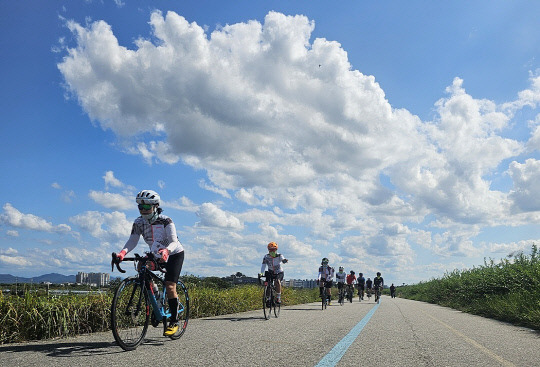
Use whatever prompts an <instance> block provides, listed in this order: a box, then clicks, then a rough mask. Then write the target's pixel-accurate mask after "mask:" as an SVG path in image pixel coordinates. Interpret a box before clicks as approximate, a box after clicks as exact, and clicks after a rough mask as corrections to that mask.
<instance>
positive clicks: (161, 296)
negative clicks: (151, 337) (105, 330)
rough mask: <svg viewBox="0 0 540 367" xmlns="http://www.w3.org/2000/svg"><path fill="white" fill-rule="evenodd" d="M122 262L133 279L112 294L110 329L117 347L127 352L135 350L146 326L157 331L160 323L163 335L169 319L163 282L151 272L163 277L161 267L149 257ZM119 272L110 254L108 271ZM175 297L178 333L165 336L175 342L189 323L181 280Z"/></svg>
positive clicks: (136, 257) (183, 286)
mask: <svg viewBox="0 0 540 367" xmlns="http://www.w3.org/2000/svg"><path fill="white" fill-rule="evenodd" d="M123 261H133V262H134V265H135V269H136V270H137V275H135V276H131V277H127V278H125V279H124V280H122V281H121V282H120V285H119V286H118V288H117V289H116V291H115V293H114V297H113V300H112V305H111V327H112V333H113V336H114V339H115V340H116V342H117V343H118V345H119V346H120V347H121V348H122V349H124V350H126V351H128V350H134V349H136V348H137V347H138V346H139V345H140V344H141V343H142V342H143V341H144V337H145V336H146V332H147V331H148V326H149V325H150V324H152V326H153V327H158V326H159V324H160V323H163V331H165V329H166V328H167V326H168V325H167V319H168V318H169V317H170V316H171V312H170V310H169V304H168V301H167V300H166V291H165V281H164V280H163V278H162V277H160V276H158V275H156V274H154V273H153V272H152V270H159V271H160V272H161V273H162V274H163V273H165V269H164V264H163V263H160V262H158V261H157V259H156V258H155V257H154V255H153V254H152V253H149V252H147V253H145V256H139V254H135V255H134V257H125V258H124V259H123ZM115 265H116V268H117V269H118V271H119V272H121V273H125V272H126V271H125V270H123V269H122V268H121V267H120V261H118V259H117V257H116V254H115V253H113V254H112V261H111V267H112V269H113V271H114V266H115ZM176 291H177V293H178V316H177V321H178V325H179V327H178V331H177V332H176V333H175V334H173V335H171V336H169V338H171V339H173V340H175V339H178V338H180V337H181V336H182V335H183V334H184V332H185V331H186V327H187V324H188V320H189V294H188V290H187V288H186V286H185V285H184V283H182V281H181V280H179V281H178V284H177V285H176Z"/></svg>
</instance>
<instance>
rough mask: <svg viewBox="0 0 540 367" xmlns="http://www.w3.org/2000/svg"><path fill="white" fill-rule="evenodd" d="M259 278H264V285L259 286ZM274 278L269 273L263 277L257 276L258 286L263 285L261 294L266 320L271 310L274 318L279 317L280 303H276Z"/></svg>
mask: <svg viewBox="0 0 540 367" xmlns="http://www.w3.org/2000/svg"><path fill="white" fill-rule="evenodd" d="M261 277H264V278H265V280H264V283H263V284H261ZM275 279H276V278H275V277H274V276H273V275H272V273H270V272H268V271H267V272H266V273H265V274H264V275H262V274H259V284H261V285H264V292H263V299H262V301H263V312H264V318H265V319H266V320H269V319H270V315H271V314H272V310H273V311H274V316H275V317H276V318H277V317H279V311H281V303H279V302H278V301H277V295H276V293H277V292H276V287H275V285H274V280H275Z"/></svg>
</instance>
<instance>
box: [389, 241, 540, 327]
mask: <svg viewBox="0 0 540 367" xmlns="http://www.w3.org/2000/svg"><path fill="white" fill-rule="evenodd" d="M396 294H397V295H398V296H399V297H403V298H409V299H413V300H418V301H424V302H430V303H436V304H439V305H442V306H448V307H452V308H455V309H458V310H461V311H465V312H469V313H473V314H476V315H481V316H485V317H491V318H495V319H498V320H502V321H507V322H511V323H513V324H515V325H521V326H526V327H530V328H533V329H536V330H540V253H539V251H538V247H537V246H536V245H533V246H532V253H531V255H530V256H527V255H524V254H523V253H519V254H517V255H515V256H509V258H507V259H503V260H501V261H500V262H499V263H497V264H496V263H495V262H494V261H493V260H490V261H489V262H487V261H485V262H484V266H480V267H477V268H473V269H471V270H463V271H458V270H454V271H453V272H451V273H447V274H445V275H444V276H443V277H442V278H440V279H432V280H430V281H428V282H421V283H419V284H415V285H410V286H403V287H398V288H397V289H396Z"/></svg>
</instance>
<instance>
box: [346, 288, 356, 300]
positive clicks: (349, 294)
mask: <svg viewBox="0 0 540 367" xmlns="http://www.w3.org/2000/svg"><path fill="white" fill-rule="evenodd" d="M353 293H354V290H353V285H352V284H347V293H346V297H347V299H348V300H349V302H350V303H352V299H353Z"/></svg>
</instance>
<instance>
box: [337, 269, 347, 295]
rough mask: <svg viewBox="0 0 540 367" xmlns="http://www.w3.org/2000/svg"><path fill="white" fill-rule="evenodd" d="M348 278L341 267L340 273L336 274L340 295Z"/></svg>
mask: <svg viewBox="0 0 540 367" xmlns="http://www.w3.org/2000/svg"><path fill="white" fill-rule="evenodd" d="M346 276H347V273H345V272H344V271H343V266H340V267H339V271H338V272H337V273H336V282H337V287H338V293H340V294H341V289H342V288H343V285H344V284H345V277H346Z"/></svg>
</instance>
